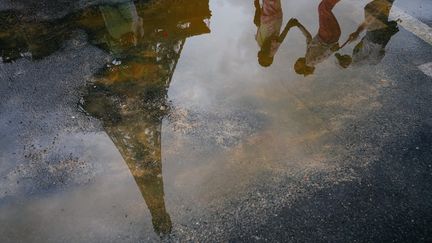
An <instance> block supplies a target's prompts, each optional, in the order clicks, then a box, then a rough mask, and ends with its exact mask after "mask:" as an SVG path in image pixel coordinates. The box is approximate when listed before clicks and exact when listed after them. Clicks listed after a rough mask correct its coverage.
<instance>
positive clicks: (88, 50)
mask: <svg viewBox="0 0 432 243" xmlns="http://www.w3.org/2000/svg"><path fill="white" fill-rule="evenodd" d="M412 2H415V3H416V4H417V6H420V5H421V8H420V7H414V6H416V4H412ZM26 4H28V3H27V1H18V2H17V3H16V5H14V4H11V3H10V2H6V1H2V2H0V6H3V7H4V6H6V7H5V8H9V7H11V6H12V7H16V8H24V9H27V10H29V8H27V7H26ZM33 4H34V5H33V8H30V10H29V11H38V9H44V12H40V13H42V14H40V16H37V18H39V17H40V18H47V16H48V17H49V16H52V14H53V13H51V12H50V11H51V10H53V12H55V14H56V15H63V14H66V13H67V12H68V11H69V10H67V8H66V9H65V8H64V6H60V5H58V3H53V2H52V1H46V4H44V1H42V2H38V3H37V4H36V3H33ZM86 4H89V5H90V4H93V3H92V2H89V3H87V2H85V1H84V2H83V1H81V2H79V3H78V4H71V6H72V8H74V7H76V8H81V7H82V6H83V5H86ZM67 6H68V8H70V6H69V5H67ZM399 6H400V7H401V8H402V9H405V10H406V11H408V12H409V13H410V14H412V15H414V16H415V17H417V18H419V19H420V20H422V21H424V22H425V23H426V24H428V25H429V26H431V23H432V22H431V20H432V15H431V14H430V12H431V11H430V9H431V5H430V2H428V1H421V0H416V1H401V3H400V5H399ZM56 17H57V16H56ZM83 38H84V37H80V35H78V38H77V39H76V40H71V41H70V42H69V44H67V46H68V48H69V49H68V48H66V51H65V53H66V54H62V55H60V54H54V55H52V56H50V57H48V58H47V59H45V60H43V61H41V62H38V63H31V62H30V61H26V60H23V61H19V62H17V63H16V64H17V65H15V66H13V67H10V66H8V67H5V66H2V67H1V74H2V75H1V76H0V77H1V80H0V84H1V86H2V87H1V88H0V95H1V98H0V101H1V104H0V111H1V117H0V121H1V124H0V129H1V135H2V136H1V137H0V144H1V146H2V147H3V148H5V149H4V151H8V149H7V147H15V146H18V145H17V144H21V143H24V142H23V141H26V140H27V139H29V138H30V137H34V136H35V135H37V136H41V137H43V136H47V137H49V136H56V135H57V134H58V133H59V132H61V131H63V130H65V129H66V130H69V131H78V130H80V131H81V130H86V129H87V130H102V127H101V126H100V124H98V123H97V121H96V120H95V119H93V118H88V117H87V116H86V115H85V114H83V113H82V112H80V111H79V110H78V109H77V106H76V104H78V103H79V100H80V95H79V94H76V93H75V92H77V91H76V90H77V89H79V87H81V86H83V85H84V81H83V80H82V79H81V78H80V77H81V76H83V75H84V76H90V75H91V74H92V73H94V72H95V70H96V69H97V68H98V67H99V66H101V65H103V63H105V62H106V61H107V60H109V57H108V56H107V54H106V53H103V52H101V51H100V50H98V49H97V48H95V47H93V46H90V45H88V44H86V42H85V41H84V40H83ZM387 53H388V54H387V55H386V57H385V58H384V60H383V62H382V64H381V68H382V69H384V70H391V72H390V77H391V79H392V81H393V83H394V84H395V85H393V86H391V87H387V88H385V91H384V93H385V95H382V96H380V98H379V99H380V100H379V101H380V103H381V104H382V108H381V109H379V110H378V111H376V112H373V113H370V114H367V115H366V116H363V117H362V118H361V119H358V120H355V121H353V122H351V123H350V124H347V125H346V126H345V127H344V129H343V131H342V132H341V133H340V135H339V137H340V138H341V139H342V141H340V143H343V144H345V146H346V147H345V149H346V151H348V152H347V153H346V154H347V156H346V157H342V158H339V159H340V160H342V161H344V167H343V168H341V170H346V171H350V172H351V173H354V174H356V178H355V179H354V180H352V181H346V182H344V181H342V182H339V183H337V184H333V183H329V184H326V183H327V182H325V180H321V178H320V175H319V174H317V175H315V177H314V178H310V180H311V183H310V184H308V185H306V186H304V185H302V186H301V187H302V189H301V190H304V191H308V186H309V185H311V184H314V185H315V184H320V186H319V187H318V188H322V189H313V190H311V192H312V193H304V196H300V197H298V199H296V200H295V201H294V203H293V204H289V205H286V206H284V207H279V205H278V206H277V207H274V210H273V208H272V206H269V209H268V210H269V212H271V213H269V214H268V215H267V217H266V218H265V219H264V220H262V219H261V218H260V217H259V216H258V217H253V216H248V217H244V218H242V217H239V218H237V219H236V220H234V221H229V226H227V227H225V228H224V229H225V230H226V232H224V233H223V235H224V237H223V240H224V241H228V242H432V105H431V104H432V78H431V77H429V76H427V75H425V74H424V73H422V72H421V71H420V70H419V69H418V68H417V67H418V66H419V65H421V64H424V63H428V62H431V61H432V48H431V46H430V45H428V44H427V43H425V42H423V41H422V40H420V39H418V38H417V37H416V36H415V35H413V34H411V33H410V32H408V31H406V30H404V29H402V28H401V30H400V33H399V38H396V39H395V40H394V41H393V42H391V43H390V44H389V46H388V51H387ZM82 62H85V63H88V65H87V67H86V69H85V71H84V73H82V70H80V71H77V70H76V69H75V68H74V65H77V63H82ZM59 63H61V65H60V64H59ZM56 65H57V66H56ZM50 66H51V67H53V66H54V67H58V68H61V69H62V70H63V71H64V72H63V73H56V72H50V71H49V70H45V71H40V70H42V69H44V68H45V69H46V68H47V67H50ZM60 66H61V67H60ZM20 70H26V74H25V75H26V76H25V77H23V76H22V75H21V74H20V73H21V72H20ZM395 70H396V71H395ZM39 80H44V86H43V87H40V86H38V85H26V83H28V82H31V83H34V84H35V83H38V81H39ZM59 80H60V83H59ZM20 82H22V84H20ZM23 87H26V88H25V89H23ZM48 91H49V92H48ZM47 92H48V93H47ZM70 94H72V95H70ZM37 97H43V99H40V98H37ZM63 97H66V99H63ZM12 101H13V102H27V103H29V104H31V105H32V107H33V108H32V111H30V112H29V111H28V110H26V107H28V106H26V105H24V106H20V107H22V110H14V109H11V108H10V107H13V106H11V105H7V104H8V102H12ZM9 104H10V103H9ZM65 109H66V110H67V111H65ZM59 116H60V117H59ZM61 116H68V118H66V117H63V118H62V117H61ZM69 116H70V117H72V116H73V117H74V118H73V119H69ZM65 120H69V123H66V124H65V123H64V121H65ZM18 121H24V123H23V122H18ZM30 121H32V124H30V123H29V122H30ZM46 124H51V125H50V126H47V125H46ZM83 127H84V128H86V129H83ZM17 134H19V135H18V136H17ZM359 144H367V146H358V145H359ZM11 150H12V149H11ZM348 155H349V156H348ZM0 158H1V159H2V160H4V161H6V160H8V161H9V160H13V159H15V158H17V155H12V154H3V155H1V156H0ZM365 158H373V159H372V160H373V161H374V163H371V165H370V166H368V167H363V166H358V165H357V163H358V161H360V160H364V159H365ZM3 165H5V166H6V165H9V163H4V162H3V161H2V163H0V166H3ZM3 169H5V168H3ZM5 170H6V169H5ZM323 177H325V175H323ZM72 183H76V184H79V183H81V182H80V181H79V180H77V181H76V182H72ZM279 183H280V184H290V183H295V182H293V181H291V180H288V181H286V182H279ZM314 188H316V186H314ZM33 190H34V189H32V187H31V186H29V187H27V188H25V189H23V191H22V192H20V193H22V194H26V193H29V192H32V191H33ZM256 190H257V191H259V190H260V188H257V189H256ZM280 190H281V191H283V190H284V189H283V188H281V189H280ZM279 193H283V192H275V195H278V194H279ZM285 193H289V192H285ZM300 194H301V192H300ZM273 199H274V200H277V198H273ZM0 200H1V198H0ZM7 200H8V199H7V197H6V199H5V202H3V203H4V204H7V203H10V201H9V202H7ZM235 203H236V204H238V205H230V206H231V207H233V208H240V209H239V211H240V212H238V214H239V215H242V212H241V208H247V206H248V201H247V200H245V201H237V202H235ZM240 205H242V206H240ZM220 216H221V217H225V216H226V215H224V214H223V213H222V214H221V215H220ZM226 217H228V216H226ZM227 222H228V221H227ZM200 227H203V226H200ZM204 227H205V228H210V229H209V230H202V231H201V232H200V231H199V230H197V232H198V233H196V235H191V236H189V237H184V238H183V239H187V240H190V241H197V242H206V241H209V242H210V241H212V242H215V241H218V240H220V238H218V236H220V235H221V233H217V234H214V235H212V232H215V231H217V230H215V229H212V226H204ZM0 232H1V231H0ZM0 238H1V236H0ZM8 240H10V241H11V242H12V240H11V239H10V238H9V239H8ZM162 240H166V241H171V240H172V241H176V239H175V237H174V239H170V238H166V239H162ZM0 241H1V239H0ZM29 241H31V239H29Z"/></svg>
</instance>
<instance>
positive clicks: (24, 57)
mask: <svg viewBox="0 0 432 243" xmlns="http://www.w3.org/2000/svg"><path fill="white" fill-rule="evenodd" d="M362 3H363V6H365V8H364V9H353V8H352V5H351V3H350V1H340V2H339V1H330V0H329V1H326V0H324V1H322V2H321V5H320V2H319V1H315V0H307V1H301V2H296V3H295V4H294V3H289V2H283V1H278V0H275V1H264V2H262V1H261V2H258V1H255V4H254V3H253V2H252V1H250V2H249V1H234V2H233V1H210V2H207V1H198V0H188V1H186V0H185V1H172V2H171V1H151V2H146V1H143V2H137V3H134V2H132V1H120V2H115V3H110V4H102V5H94V6H90V7H87V8H84V9H81V10H79V11H77V12H73V13H70V14H68V15H66V16H65V17H62V18H61V19H52V20H45V21H34V20H32V19H31V18H29V19H24V20H23V18H22V17H23V16H22V15H21V13H19V12H17V11H13V10H11V11H3V12H1V13H0V16H1V19H2V24H0V50H1V57H2V61H3V63H4V64H3V66H4V67H7V68H13V67H15V66H19V65H21V64H22V65H24V68H22V69H21V71H22V72H27V69H26V68H28V67H30V66H32V65H34V67H33V66H32V67H33V68H28V70H29V71H28V72H31V71H32V70H33V72H42V73H43V72H45V71H41V70H42V69H45V70H46V69H49V67H50V65H49V63H48V64H44V61H46V60H50V58H53V57H54V56H60V57H62V56H65V58H68V60H70V61H71V62H72V63H75V64H76V65H77V67H78V69H80V68H82V69H84V67H86V66H91V65H93V66H96V68H92V71H91V74H90V75H88V74H87V75H84V74H83V75H82V76H79V75H80V74H79V72H78V74H74V75H77V76H78V79H80V80H81V81H82V83H79V84H77V85H75V86H74V89H73V90H72V91H70V92H66V94H63V95H65V96H73V97H75V98H73V99H76V101H77V102H76V103H74V104H73V105H71V104H70V103H68V104H66V105H65V107H68V109H64V107H60V109H59V111H56V112H58V113H60V114H63V113H64V114H65V116H66V117H69V118H70V117H73V119H75V116H76V117H78V119H83V120H85V121H86V122H88V123H91V124H93V125H94V124H96V125H94V127H95V128H94V129H93V127H90V129H89V130H90V131H85V132H83V131H81V130H82V129H81V127H86V126H87V125H86V124H88V123H86V122H81V123H79V122H78V123H77V124H73V125H70V126H69V125H60V126H59V127H58V131H54V132H53V133H56V132H58V133H57V134H56V136H54V138H53V137H50V136H49V134H46V135H39V137H38V136H37V135H34V134H37V133H34V132H32V131H30V132H29V134H31V135H30V138H31V140H30V141H31V143H33V144H36V147H35V148H31V150H32V151H37V152H32V153H30V154H31V155H30V156H27V154H26V155H25V156H24V157H23V156H21V155H20V153H21V152H22V150H21V149H22V147H23V146H22V145H24V147H25V146H27V144H19V143H18V145H16V146H15V147H14V146H11V148H8V150H7V151H5V154H6V153H7V154H13V155H8V156H9V157H8V158H12V159H10V161H8V162H4V163H2V164H1V166H2V167H4V168H5V169H2V170H0V173H1V175H2V177H3V178H4V179H3V182H4V183H3V185H5V186H3V187H2V190H4V191H5V192H7V195H6V193H4V194H3V195H4V196H2V197H0V202H1V204H0V215H1V216H0V222H1V223H0V226H2V228H3V229H2V232H1V233H3V234H5V235H7V236H9V239H11V240H13V239H20V240H29V239H30V237H32V239H33V240H34V241H40V242H45V241H47V240H48V241H63V240H64V241H70V242H73V241H82V240H93V241H113V240H114V239H121V240H124V241H136V240H153V241H154V240H158V239H160V237H161V238H162V239H166V238H164V237H174V238H175V237H178V238H179V239H190V238H187V237H186V235H188V234H193V232H197V231H200V229H202V227H205V226H202V223H203V222H207V223H208V224H212V225H214V226H215V227H219V229H220V230H221V231H223V230H224V229H227V228H229V227H231V226H232V224H233V220H234V219H233V218H232V217H228V219H226V218H223V217H222V216H220V214H221V212H225V213H227V214H230V213H233V212H235V210H236V209H235V208H233V207H231V206H230V205H231V204H232V203H233V202H241V201H242V200H245V199H247V198H250V197H251V196H250V195H251V193H253V194H254V195H255V194H256V190H257V189H256V188H259V187H268V188H273V187H278V181H281V180H282V179H283V178H290V179H292V180H293V181H297V182H298V181H300V184H301V183H306V184H307V183H308V182H307V181H306V182H304V178H307V177H308V176H309V175H311V174H314V173H327V172H331V171H336V170H338V169H339V168H340V167H341V163H340V158H342V157H343V156H344V155H346V148H345V145H344V144H341V143H340V137H341V136H343V134H341V133H340V131H341V130H342V129H343V128H344V126H345V124H346V123H348V122H350V121H353V120H355V119H359V118H360V117H362V116H364V115H365V114H368V113H371V112H375V111H377V110H378V109H380V107H381V104H380V102H379V99H378V98H379V96H380V90H381V89H382V88H385V87H388V86H390V85H392V84H391V81H389V80H388V79H387V76H386V74H385V73H383V72H382V70H381V69H380V66H379V63H380V61H381V60H382V59H383V58H384V55H385V48H386V46H387V44H388V43H389V42H390V41H391V38H392V37H393V36H395V35H396V33H397V23H396V22H394V21H391V20H389V19H388V12H389V11H390V8H391V6H392V2H390V1H386V0H375V1H371V2H369V1H362ZM326 4H329V5H328V6H327V5H326ZM366 4H367V5H366ZM320 6H321V7H320ZM269 9H270V10H271V11H269ZM353 12H355V13H356V14H353ZM325 18H335V19H332V21H330V23H325V20H324V19H325ZM335 21H336V22H335ZM266 24H267V25H266ZM286 26H288V28H285V27H286ZM323 26H324V27H323ZM284 30H285V32H284ZM335 32H336V33H335ZM317 33H318V34H317ZM320 33H321V34H320ZM329 33H330V34H329ZM326 34H329V35H330V37H329V40H325V41H323V39H324V37H323V36H325V35H326ZM77 35H78V36H84V38H83V39H85V41H84V42H85V43H86V44H82V45H81V46H84V45H88V46H86V48H87V47H88V48H94V49H97V50H99V51H101V52H96V53H97V55H99V56H95V57H94V58H95V59H98V60H99V61H98V63H97V65H96V64H91V62H92V60H88V59H86V61H85V62H82V61H81V60H82V59H79V58H78V57H77V54H75V52H79V51H80V48H81V46H80V45H78V44H77V45H76V46H77V48H76V49H74V51H75V52H73V55H69V54H68V53H69V52H71V51H70V50H69V49H68V47H67V46H68V45H75V44H74V43H75V42H77V38H76V36H77ZM334 35H336V36H337V37H335V36H334ZM357 35H359V36H358V37H357ZM305 39H306V41H305ZM345 40H350V41H351V42H350V43H348V44H347V45H346V46H345V45H344V42H345ZM342 46H343V49H340V47H342ZM313 48H317V49H318V50H314V49H313ZM85 50H87V49H85ZM312 52H313V53H312ZM102 53H103V54H102ZM335 54H336V55H335ZM314 55H315V56H314ZM269 56H270V57H271V58H269ZM74 58H76V62H75V60H74ZM89 58H90V59H92V56H90V57H89ZM299 58H300V59H301V58H303V59H302V61H300V62H302V63H299V60H300V59H299ZM318 59H319V61H316V60H318ZM60 60H61V59H60ZM20 63H21V64H20ZM65 63H66V62H65ZM60 64H61V63H60ZM38 65H40V66H38ZM300 66H301V67H300ZM20 67H22V66H20ZM47 67H48V68H47ZM54 67H55V68H58V70H57V69H53V70H51V71H52V72H54V73H56V72H59V73H67V72H64V70H63V69H62V67H59V66H54ZM300 69H301V70H300ZM16 73H18V72H15V74H16ZM44 74H45V73H44ZM30 75H31V73H30ZM47 75H50V73H49V72H48V73H47ZM63 79H64V80H67V77H65V78H63ZM71 80H74V79H72V78H71ZM40 82H43V81H42V80H40ZM71 82H72V81H71ZM24 85H27V84H24ZM28 85H29V86H30V87H33V86H31V85H30V84H28ZM35 86H36V87H38V86H37V85H35ZM45 90H49V87H46V88H45ZM61 95H62V94H59V95H58V96H57V99H60V98H59V97H61ZM73 99H72V100H73ZM53 102H55V100H54V101H53ZM9 105H10V104H9ZM12 105H13V104H12ZM5 110H6V109H5ZM8 112H9V113H11V114H13V112H11V111H8ZM9 113H7V114H9ZM56 114H57V113H56ZM9 115H10V114H9ZM14 122H15V121H14ZM59 123H60V124H63V122H62V120H60V121H59ZM11 124H12V123H11ZM98 124H99V126H100V127H99V128H100V130H99V131H98V129H97V127H98ZM10 126H13V125H10ZM47 126H49V124H48V125H47ZM30 127H31V125H30ZM78 128H79V129H78ZM2 129H3V127H2ZM29 129H31V128H29ZM10 136H14V135H10ZM51 143H52V144H53V145H50V146H47V145H46V144H51ZM24 150H26V148H24ZM26 151H27V150H26ZM35 154H37V155H35ZM68 156H69V157H68ZM4 158H6V156H5V157H4ZM14 159H15V160H16V161H19V162H16V161H13V160H14ZM17 163H18V165H17V166H15V165H16V164H17ZM32 166H33V167H32ZM41 171H42V172H41ZM59 174H60V175H61V176H60V177H59V176H58V175H59ZM351 177H352V175H351V174H349V173H348V174H343V175H339V177H332V178H330V179H328V180H329V181H331V182H332V183H338V182H340V181H344V180H349V179H352V178H351ZM41 178H43V179H41ZM46 178H48V179H46ZM41 180H42V182H43V183H41V185H42V186H35V185H34V182H36V181H38V182H40V181H41ZM18 181H22V182H21V185H20V184H19V183H18ZM65 181H66V182H67V183H65ZM44 183H45V184H44ZM56 183H57V184H56ZM294 184H295V183H293V186H294ZM59 185H61V186H59ZM296 185H297V184H296ZM294 189H296V188H294ZM294 194H295V193H293V195H289V196H286V195H284V196H281V195H278V196H280V197H281V199H280V202H281V203H284V202H286V200H289V198H291V197H292V198H295V196H296V195H294ZM285 197H286V198H285ZM143 199H144V201H145V205H144V204H143ZM284 200H285V201H284ZM260 202H261V203H262V201H257V203H256V207H257V208H258V209H260V210H261V209H262V212H263V213H264V212H265V209H266V206H265V205H263V204H260ZM230 203H231V204H230ZM147 210H148V211H147ZM250 210H256V208H254V207H251V208H250ZM256 213H257V215H260V212H256ZM222 214H223V213H222ZM238 217H240V216H238ZM23 218H26V219H30V220H23ZM221 222H222V223H221ZM22 231H27V232H29V234H28V235H29V236H25V235H23V234H21V233H20V232H22ZM218 234H221V233H220V232H219V233H218ZM15 237H17V238H15ZM18 237H20V238H18ZM27 237H28V238H27ZM188 237H189V236H188ZM222 238H223V236H222ZM192 239H193V238H192Z"/></svg>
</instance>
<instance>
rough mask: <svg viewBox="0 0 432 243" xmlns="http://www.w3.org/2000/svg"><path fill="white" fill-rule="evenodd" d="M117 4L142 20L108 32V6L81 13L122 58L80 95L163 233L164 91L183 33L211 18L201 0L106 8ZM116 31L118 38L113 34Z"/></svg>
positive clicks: (166, 223)
mask: <svg viewBox="0 0 432 243" xmlns="http://www.w3.org/2000/svg"><path fill="white" fill-rule="evenodd" d="M126 4H131V3H126ZM135 7H136V8H135ZM119 8H124V9H128V10H131V9H132V11H136V12H137V13H138V14H137V15H138V16H140V19H139V20H138V19H137V18H135V20H132V21H129V20H126V23H123V26H124V28H125V29H124V30H122V29H120V30H119V29H115V30H112V31H110V30H109V29H108V28H109V27H108V26H107V25H108V24H107V23H109V24H111V27H112V26H113V25H115V24H116V23H115V22H114V23H112V22H113V21H111V20H107V18H106V16H111V15H112V16H114V15H115V14H114V13H109V12H108V13H107V12H106V11H107V8H101V7H99V8H92V9H87V11H84V12H83V14H82V16H80V18H79V23H80V24H81V27H82V28H84V29H86V30H87V31H88V33H89V36H90V39H91V41H92V42H93V43H94V44H96V45H98V46H100V47H101V48H103V49H105V50H107V51H110V52H112V53H113V55H114V56H115V57H117V58H118V59H117V62H118V63H115V64H119V63H120V62H121V64H119V65H112V66H111V67H107V68H104V69H103V70H101V72H100V73H99V75H98V76H97V80H96V82H95V83H93V84H92V85H91V86H89V88H88V94H87V95H86V96H85V97H84V100H85V109H86V111H87V112H89V113H90V114H91V115H93V116H95V117H98V118H100V119H101V120H102V121H103V123H104V128H105V130H106V132H107V133H108V135H109V136H110V137H111V139H112V141H113V142H114V144H115V145H116V147H117V148H118V149H119V151H120V153H121V155H122V157H123V158H124V160H125V161H126V163H127V165H128V167H129V169H130V171H131V173H132V175H133V176H134V178H135V181H136V183H137V185H138V187H139V189H140V191H141V193H142V195H143V197H144V200H145V201H146V204H147V206H148V208H149V210H150V213H151V215H152V222H153V227H154V230H155V232H156V233H157V234H159V235H161V234H167V233H169V232H170V231H171V227H172V224H171V219H170V216H169V215H168V213H167V211H166V207H165V201H164V189H163V179H162V153H161V127H162V125H161V124H162V119H163V117H164V115H165V114H166V111H167V109H169V105H168V104H167V91H168V87H169V84H170V82H171V78H172V76H173V73H174V71H175V67H176V64H177V61H178V59H179V58H180V53H181V51H182V48H183V45H184V43H185V40H186V38H187V37H189V36H193V35H199V34H203V33H208V32H209V31H210V30H209V29H208V24H207V23H206V21H205V20H208V19H209V18H210V11H209V6H208V2H205V1H200V0H188V1H163V2H162V1H161V2H155V1H154V2H152V4H137V5H133V6H125V5H123V4H120V5H114V6H109V10H108V11H110V9H113V10H112V11H117V12H121V11H124V10H120V11H119ZM98 11H100V12H102V14H99V12H98ZM127 14H128V13H127ZM101 15H103V16H101ZM131 16H134V14H131ZM123 19H133V18H123ZM141 19H142V21H143V22H142V23H143V24H142V29H139V30H137V31H136V32H134V31H130V27H131V26H134V25H135V24H136V23H132V22H133V21H141ZM127 21H129V23H128V22H127ZM135 26H139V23H138V24H136V25H135ZM116 27H118V26H115V27H113V28H116ZM135 30H136V29H135ZM114 31H117V33H120V34H118V36H121V37H120V38H117V39H116V38H113V34H112V33H113V32H114ZM139 33H144V34H143V35H140V34H139Z"/></svg>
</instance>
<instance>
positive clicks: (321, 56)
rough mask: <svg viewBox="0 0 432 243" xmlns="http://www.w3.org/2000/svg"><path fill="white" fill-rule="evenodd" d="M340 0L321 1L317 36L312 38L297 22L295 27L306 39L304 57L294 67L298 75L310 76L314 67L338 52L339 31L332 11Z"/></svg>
mask: <svg viewBox="0 0 432 243" xmlns="http://www.w3.org/2000/svg"><path fill="white" fill-rule="evenodd" d="M339 1H340V0H322V1H321V3H320V4H319V6H318V14H319V30H318V34H317V35H316V36H315V37H313V38H312V35H311V34H310V33H309V31H308V30H307V29H306V28H305V27H304V26H303V25H302V24H300V23H299V22H298V21H296V23H295V26H297V27H298V28H299V29H300V30H301V31H302V33H303V34H304V36H305V37H306V43H307V49H306V55H305V57H302V58H299V59H298V60H297V62H296V63H295V65H294V69H295V71H296V72H297V73H298V74H303V75H305V76H307V75H309V74H312V73H313V72H314V70H315V66H316V65H317V64H319V63H321V62H322V61H324V60H325V59H327V58H328V57H330V56H331V55H332V54H333V53H334V52H335V51H337V50H339V47H340V46H339V38H340V36H341V29H340V26H339V23H338V21H337V19H336V17H335V16H334V14H333V12H332V10H333V8H334V7H335V5H336V4H337V3H338V2H339Z"/></svg>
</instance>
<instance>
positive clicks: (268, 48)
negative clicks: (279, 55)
mask: <svg viewBox="0 0 432 243" xmlns="http://www.w3.org/2000/svg"><path fill="white" fill-rule="evenodd" d="M255 9H256V11H255V18H254V23H255V25H256V26H257V27H258V30H257V34H256V37H255V39H256V41H257V43H258V45H259V46H260V48H261V50H260V51H259V52H258V62H259V64H260V65H261V66H263V67H268V66H270V65H271V64H272V63H273V58H274V56H275V54H276V52H277V50H278V49H279V46H280V44H281V43H282V42H283V40H284V39H285V37H286V35H287V33H288V30H289V27H288V26H287V27H286V28H285V29H284V30H283V31H282V33H281V28H282V20H283V13H282V6H281V2H280V0H263V4H262V7H261V6H260V3H259V0H255Z"/></svg>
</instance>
